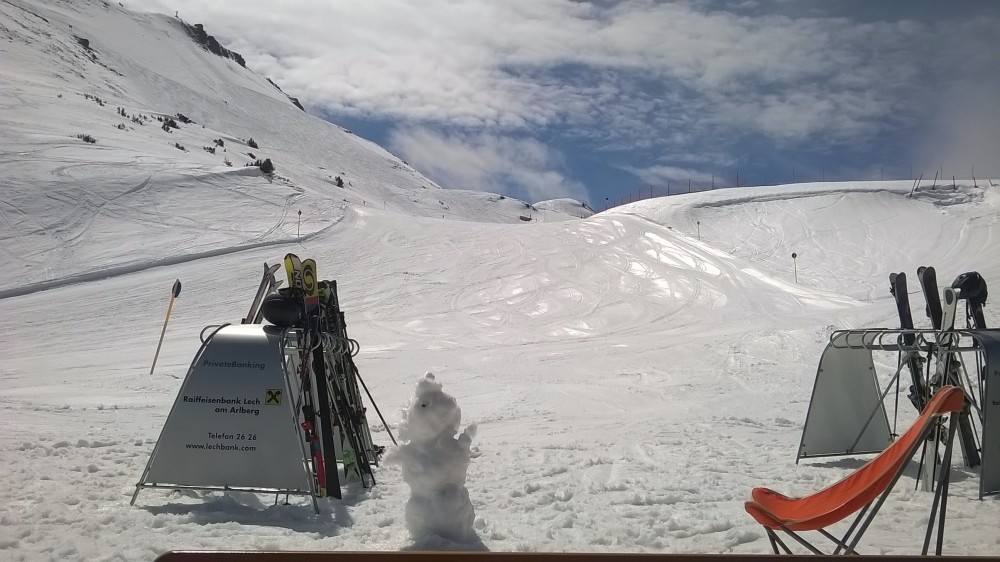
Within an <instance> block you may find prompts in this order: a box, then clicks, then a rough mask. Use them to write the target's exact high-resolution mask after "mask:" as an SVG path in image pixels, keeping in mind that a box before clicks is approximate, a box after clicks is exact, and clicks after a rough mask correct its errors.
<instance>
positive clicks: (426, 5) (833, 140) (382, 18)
mask: <svg viewBox="0 0 1000 562" xmlns="http://www.w3.org/2000/svg"><path fill="white" fill-rule="evenodd" d="M129 4H130V6H133V7H139V8H144V9H159V10H161V11H165V12H168V13H173V11H174V10H178V11H179V12H180V15H181V17H182V18H185V19H187V20H188V21H197V22H202V23H205V24H206V28H207V29H208V30H209V31H210V32H211V33H213V34H215V35H217V36H219V37H220V38H222V39H225V40H226V42H227V44H228V46H229V47H231V48H233V49H234V50H236V51H238V52H240V53H241V54H243V55H244V57H245V58H246V60H247V62H248V65H249V66H250V67H251V68H254V69H255V70H258V71H260V72H262V73H263V74H266V75H268V76H271V77H272V78H274V79H275V80H276V81H277V82H278V83H279V84H280V85H281V87H282V88H283V89H284V90H285V91H286V92H289V93H290V94H291V95H294V96H296V97H298V98H300V99H301V100H302V101H303V102H304V103H305V104H306V105H307V106H312V107H316V108H320V109H321V110H322V112H323V113H325V114H329V115H333V116H334V118H335V116H336V115H337V114H350V115H356V116H362V117H364V116H376V117H379V118H382V119H392V120H399V121H402V122H404V123H406V124H411V125H420V126H432V127H445V128H449V129H455V128H468V129H470V130H471V129H486V130H491V131H495V132H497V134H509V133H511V132H516V133H517V134H526V133H530V132H531V131H534V130H537V129H541V128H548V129H558V130H559V134H560V135H564V136H566V137H569V138H585V139H590V140H591V141H592V142H594V143H596V144H597V146H599V147H601V148H605V149H611V150H631V149H638V150H642V149H646V150H658V151H660V152H661V153H671V152H677V151H687V150H691V146H690V144H689V143H690V142H692V141H694V142H698V143H700V144H702V145H704V144H707V143H708V142H714V143H716V144H718V143H719V142H721V141H722V140H723V139H725V140H726V141H732V140H733V139H734V138H735V137H737V136H747V137H754V136H760V138H765V139H769V140H771V141H773V142H775V143H777V145H778V146H779V147H780V146H790V147H794V146H797V145H801V144H802V143H803V142H809V143H818V144H819V143H826V144H838V143H839V144H842V145H845V146H850V145H852V144H853V145H857V144H860V143H861V142H864V141H868V140H870V139H872V138H875V137H876V136H877V135H878V134H880V133H882V132H884V131H886V130H887V128H891V127H894V126H896V125H897V124H898V123H899V121H900V120H904V119H909V120H911V121H916V120H918V119H926V118H927V116H928V114H933V113H935V112H936V111H938V110H939V109H940V106H941V100H940V99H939V98H935V97H933V96H926V95H924V94H922V93H921V90H924V89H926V88H929V87H932V86H931V85H930V84H928V81H933V80H938V79H944V78H947V79H949V80H953V81H962V80H965V79H967V78H968V77H969V75H970V73H971V75H972V76H975V74H976V73H977V69H975V68H973V67H972V65H971V64H968V63H965V64H959V65H956V64H953V63H955V61H956V60H957V59H963V58H964V59H969V57H968V56H967V55H968V54H969V52H976V51H977V50H978V51H979V52H987V51H988V52H990V53H993V52H994V51H995V49H992V50H991V48H990V47H987V46H983V45H985V44H982V45H977V44H976V43H975V42H974V41H959V42H958V43H959V44H965V45H968V48H966V49H962V48H954V47H950V45H952V44H954V43H956V41H954V37H953V36H949V35H947V34H946V33H942V32H941V30H945V29H951V28H952V27H951V26H938V27H937V28H935V27H934V25H933V22H930V23H917V22H914V21H908V20H905V19H900V20H899V21H888V20H886V19H885V18H881V19H879V18H869V20H870V21H866V22H864V23H859V22H858V21H852V20H851V19H848V18H845V17H824V16H822V15H809V16H805V17H789V16H784V15H773V13H772V14H771V15H768V14H767V13H763V12H764V11H765V10H767V9H770V8H768V7H767V5H762V6H761V7H760V8H759V9H755V8H754V4H752V3H751V4H744V5H742V6H740V7H738V8H735V7H732V6H727V5H726V4H725V3H722V5H721V8H722V9H715V8H714V7H713V4H712V3H711V2H708V3H706V2H653V1H634V2H621V3H616V4H591V3H584V2H571V1H566V0H511V1H505V2H489V1H479V2H475V1H469V2H461V3H454V2H450V1H447V0H421V1H419V2H418V1H415V0H380V1H379V2H366V1H360V0H357V1H347V0H345V1H341V2H314V1H312V0H285V1H283V2H281V3H273V2H259V1H254V0H241V1H239V2H237V1H235V0H216V1H213V2H204V1H203V0H175V1H171V2H169V3H168V2H167V1H165V0H131V1H130V2H129ZM771 8H775V6H772V7H771ZM775 9H777V8H775ZM802 13H805V14H820V13H821V12H820V11H819V10H818V9H816V7H813V8H810V9H805V10H802ZM900 13H908V12H900ZM901 17H902V16H901ZM982 20H983V21H984V22H985V24H983V25H980V28H983V29H990V28H991V26H992V28H993V29H995V27H996V24H997V21H998V20H997V18H996V17H994V16H986V17H984V18H982ZM935 29H937V30H938V32H937V33H934V32H933V31H934V30H935ZM963 37H967V36H965V35H963ZM983 58H984V56H983V55H980V57H979V59H977V60H980V59H983ZM986 58H988V57H986ZM949 66H952V67H955V68H962V69H963V70H964V71H965V73H964V74H960V75H955V76H949V75H948V73H947V68H948V67H949ZM978 72H982V69H978ZM990 93H991V94H997V96H996V97H995V98H994V101H993V102H991V103H987V104H986V105H985V106H981V107H976V108H966V109H967V113H971V114H972V116H973V117H975V116H976V115H983V116H988V115H990V112H994V113H995V112H1000V107H998V106H1000V102H998V101H996V100H998V99H1000V91H998V89H997V88H996V87H993V89H991V90H990ZM973 120H974V119H973ZM681 139H683V140H681Z"/></svg>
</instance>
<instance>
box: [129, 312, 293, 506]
mask: <svg viewBox="0 0 1000 562" xmlns="http://www.w3.org/2000/svg"><path fill="white" fill-rule="evenodd" d="M280 334H281V331H280V329H277V328H274V327H271V326H262V325H259V324H244V325H234V326H226V327H224V328H222V329H221V330H220V331H219V332H218V333H217V334H216V335H215V336H214V337H213V338H212V339H211V340H210V341H209V342H208V345H206V346H205V347H203V349H202V352H201V353H200V354H199V355H198V356H196V357H195V360H194V363H192V365H191V368H190V369H189V371H188V374H187V377H186V378H185V379H184V383H183V385H182V386H181V389H180V393H179V394H178V396H177V400H176V402H175V403H174V407H173V409H172V410H171V411H170V415H169V416H168V418H167V421H166V423H165V424H164V427H163V431H162V433H161V434H160V438H159V441H158V442H157V445H156V448H155V449H154V451H153V456H152V458H151V459H150V462H149V470H148V472H147V474H146V476H145V478H144V480H143V482H140V485H143V484H157V485H164V484H172V485H183V486H198V487H242V488H255V489H260V488H266V489H272V488H273V489H280V490H289V491H293V490H298V491H303V492H308V491H309V490H310V480H309V479H310V476H309V468H308V466H307V465H306V461H305V459H304V455H303V445H302V436H301V432H300V431H299V430H298V426H297V423H296V418H295V415H294V396H293V395H290V391H289V389H288V388H287V387H286V380H285V372H284V366H283V363H282V355H281V345H280V343H281V335H280Z"/></svg>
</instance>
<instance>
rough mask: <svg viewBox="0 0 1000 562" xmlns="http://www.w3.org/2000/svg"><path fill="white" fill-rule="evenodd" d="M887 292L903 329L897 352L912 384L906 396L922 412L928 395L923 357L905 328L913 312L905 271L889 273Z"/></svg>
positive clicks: (910, 327)
mask: <svg viewBox="0 0 1000 562" xmlns="http://www.w3.org/2000/svg"><path fill="white" fill-rule="evenodd" d="M889 292H890V293H892V296H893V298H895V299H896V310H897V312H898V313H899V327H900V329H902V330H903V336H902V343H903V349H900V352H899V353H900V355H899V362H900V365H902V364H903V363H905V364H906V367H907V369H908V370H909V371H910V381H911V383H912V384H911V385H910V389H909V390H910V392H909V394H908V395H907V397H908V398H909V399H910V402H911V403H912V404H913V406H914V407H915V408H916V409H917V411H918V412H922V411H923V410H924V406H925V405H927V401H928V399H929V398H930V397H929V396H928V394H927V386H926V385H925V384H924V380H923V371H924V369H923V358H922V357H920V353H919V352H918V351H916V349H915V348H914V346H913V344H914V342H915V341H916V336H915V335H914V334H913V333H912V332H907V330H913V314H912V313H911V312H910V295H909V293H908V292H907V289H906V274H905V273H902V272H901V273H890V274H889Z"/></svg>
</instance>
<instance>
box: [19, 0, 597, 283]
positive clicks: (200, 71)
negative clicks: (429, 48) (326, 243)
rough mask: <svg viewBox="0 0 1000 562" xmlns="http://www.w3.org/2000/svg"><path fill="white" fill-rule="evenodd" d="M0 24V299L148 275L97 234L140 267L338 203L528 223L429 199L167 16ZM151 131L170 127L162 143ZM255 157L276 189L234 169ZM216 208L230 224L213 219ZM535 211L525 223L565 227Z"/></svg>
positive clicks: (57, 15)
mask: <svg viewBox="0 0 1000 562" xmlns="http://www.w3.org/2000/svg"><path fill="white" fill-rule="evenodd" d="M0 26H2V27H0V39H3V40H4V41H3V45H4V46H3V50H2V51H0V57H2V58H0V64H2V66H3V69H4V70H3V72H4V79H3V81H2V83H0V126H2V128H3V131H4V134H3V139H2V140H0V151H2V154H3V157H2V159H0V166H2V167H0V173H2V174H3V175H4V177H5V193H4V204H3V205H2V208H0V211H2V214H0V219H2V222H0V240H3V250H4V255H5V258H6V259H7V260H9V262H10V264H11V266H13V267H11V268H7V270H6V271H4V273H3V274H0V291H2V290H4V289H11V288H12V287H15V286H24V285H27V284H30V283H37V282H39V281H54V280H61V279H65V278H70V277H74V276H80V275H85V276H86V278H93V277H95V275H99V274H107V273H109V272H108V271H106V270H107V269H108V267H109V266H108V265H107V264H108V263H109V262H114V263H116V264H119V265H120V266H121V267H130V268H132V269H134V268H135V267H136V266H137V265H149V264H148V263H143V264H137V263H136V262H137V256H134V255H127V254H125V253H122V251H121V248H109V247H108V245H107V244H105V243H104V241H105V240H106V237H107V235H108V234H109V233H110V232H115V233H118V234H119V235H124V236H129V237H137V238H143V239H144V241H145V244H146V245H147V248H148V250H149V252H148V253H149V254H151V255H162V254H169V255H171V256H176V255H178V254H180V253H183V254H185V255H188V256H192V257H195V256H199V255H203V254H205V253H211V252H213V251H215V252H217V251H218V249H219V248H235V247H241V248H242V247H247V246H251V245H262V244H273V243H278V242H290V241H293V240H295V239H296V238H297V237H298V236H299V235H300V234H301V235H305V236H309V235H312V234H313V233H316V232H319V231H322V230H323V229H325V228H327V227H329V226H330V225H331V224H333V223H334V222H336V221H337V220H339V219H340V217H341V216H342V213H343V204H344V203H352V204H355V205H370V206H374V207H379V208H382V209H389V210H396V211H400V212H403V213H405V214H407V215H418V216H434V217H447V218H451V219H459V220H469V219H475V220H477V221H480V222H482V221H490V222H519V221H520V220H521V219H520V216H521V215H525V214H529V213H528V212H529V211H532V209H531V207H530V205H528V204H527V203H524V202H522V201H517V200H513V199H509V198H505V197H502V196H498V195H495V194H489V193H479V192H467V191H453V190H442V189H440V188H439V187H438V186H437V185H435V184H434V183H433V182H431V181H430V180H428V179H427V178H425V177H423V176H421V175H420V174H419V173H417V172H416V171H414V170H413V169H412V168H410V167H409V166H408V165H407V164H405V163H404V162H402V161H401V160H399V159H398V158H396V157H395V156H393V155H391V154H389V153H388V152H386V151H385V150H384V149H382V148H381V147H378V146H376V145H374V144H373V143H371V142H369V141H366V140H364V139H361V138H359V137H357V136H355V135H352V134H350V133H349V132H347V131H346V130H344V129H342V128H340V127H337V126H335V125H331V124H330V123H327V122H325V121H323V120H321V119H318V118H316V117H313V116H311V115H309V114H307V113H304V112H302V111H300V110H299V109H297V108H296V107H295V106H293V105H292V103H291V102H290V101H289V99H288V97H287V96H286V95H285V94H284V93H283V92H281V91H280V90H278V89H277V88H276V87H275V86H274V85H273V84H271V83H270V82H269V81H268V80H267V79H266V78H264V77H262V76H259V75H257V74H254V73H253V72H251V71H250V70H248V69H246V68H243V67H241V66H239V65H238V64H237V63H236V62H234V61H232V60H230V59H225V58H221V57H218V56H216V55H213V54H212V53H210V52H208V51H206V50H205V49H203V48H202V47H201V46H200V45H198V44H197V43H195V42H194V41H193V40H191V39H190V37H189V36H188V34H187V32H186V31H185V30H184V27H183V24H182V23H181V22H180V21H179V20H177V19H175V18H171V17H168V16H166V15H159V14H141V13H135V12H131V11H128V10H125V9H124V8H121V7H120V6H119V5H118V4H110V3H106V2H101V1H80V0H73V1H60V2H18V3H14V4H12V3H9V2H5V3H3V4H2V7H0ZM81 40H83V41H85V42H86V46H85V45H84V44H83V43H82V42H81ZM178 114H181V115H184V116H185V117H186V118H188V119H190V120H192V121H193V123H190V124H187V123H184V122H183V121H181V120H180V119H179V117H178ZM157 118H160V119H165V118H173V119H174V120H175V122H177V124H178V126H179V128H177V129H169V132H168V131H167V130H164V129H163V128H162V127H161V125H162V123H161V122H160V121H158V120H157ZM78 135H89V136H90V137H92V138H94V139H95V140H96V142H95V143H92V144H90V143H86V142H84V141H83V140H81V139H79V138H77V136H78ZM251 139H252V140H253V141H254V144H257V145H258V148H253V147H251V146H249V145H248V143H249V141H250V140H251ZM216 140H219V141H221V142H222V146H218V145H217V144H216V143H215V141H216ZM179 147H183V149H182V148H179ZM206 147H207V148H212V149H213V150H214V153H210V152H208V151H206V150H205V148H206ZM264 158H268V159H270V160H271V161H272V162H273V163H274V164H275V166H276V175H277V177H275V178H273V179H269V178H266V177H264V176H263V175H262V174H261V173H260V172H259V170H258V169H256V168H245V167H244V165H245V164H247V163H249V162H253V161H255V160H256V159H264ZM226 161H229V162H230V163H231V164H232V167H227V166H226V165H225V162H226ZM338 178H339V180H340V182H339V183H340V184H342V185H343V187H338V181H337V180H338ZM39 194H42V195H44V197H39ZM229 206H232V207H234V208H233V211H234V212H233V213H232V216H233V217H237V218H236V220H235V221H229V220H226V217H225V216H222V217H220V216H219V215H218V213H217V209H218V208H220V207H229ZM192 211H195V212H192ZM198 211H200V212H198ZM300 211H301V213H302V215H301V217H300V216H299V212H300ZM535 211H536V212H533V213H530V215H532V217H531V218H532V219H533V220H565V219H567V218H571V217H572V216H579V213H575V214H574V215H572V216H571V215H567V214H564V213H560V212H553V211H545V212H538V211H537V210H535ZM300 219H301V223H300ZM177 230H183V231H186V232H187V236H185V240H186V241H185V242H184V244H183V246H184V250H183V251H182V252H177V251H176V248H177V246H176V244H175V242H176V241H171V242H169V243H168V245H163V243H164V242H165V241H167V240H168V239H169V238H170V236H164V235H163V234H164V233H165V232H166V231H169V232H171V236H172V235H173V234H172V233H174V232H176V231H177ZM69 254H72V255H71V256H70V255H69ZM97 262H100V263H102V264H103V265H101V266H98V265H96V263H97ZM114 271H120V269H119V270H114Z"/></svg>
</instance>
